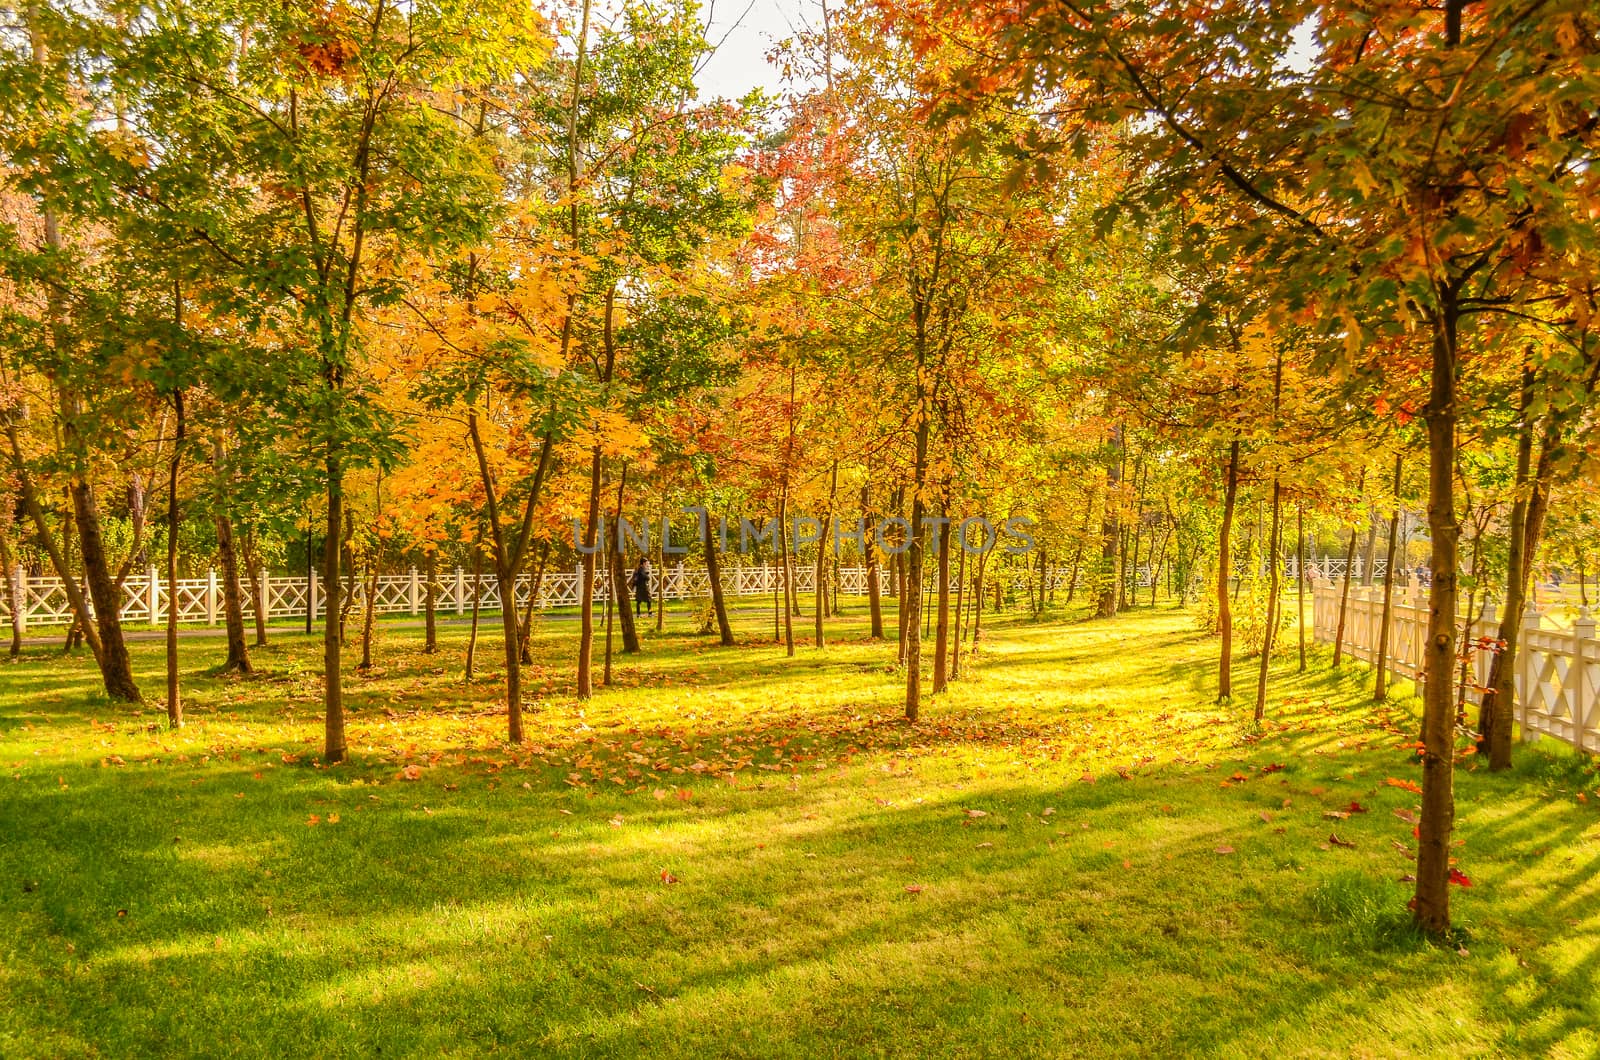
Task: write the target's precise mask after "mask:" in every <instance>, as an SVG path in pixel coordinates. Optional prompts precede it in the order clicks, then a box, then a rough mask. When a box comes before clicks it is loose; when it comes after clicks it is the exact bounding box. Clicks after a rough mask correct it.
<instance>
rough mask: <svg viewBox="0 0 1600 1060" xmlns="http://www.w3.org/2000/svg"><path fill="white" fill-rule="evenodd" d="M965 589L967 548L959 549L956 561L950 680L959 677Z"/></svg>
mask: <svg viewBox="0 0 1600 1060" xmlns="http://www.w3.org/2000/svg"><path fill="white" fill-rule="evenodd" d="M966 589H967V550H966V548H965V547H963V548H962V549H961V555H960V556H958V557H957V562H956V635H955V639H954V641H953V642H952V643H951V645H950V680H952V681H957V680H960V678H961V624H962V620H963V617H964V615H963V612H962V610H961V607H962V605H963V604H965V603H966V599H967V597H966Z"/></svg>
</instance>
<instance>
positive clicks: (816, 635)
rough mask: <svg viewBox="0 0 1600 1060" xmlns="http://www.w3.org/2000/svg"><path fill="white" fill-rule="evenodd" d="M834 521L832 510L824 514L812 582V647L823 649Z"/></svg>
mask: <svg viewBox="0 0 1600 1060" xmlns="http://www.w3.org/2000/svg"><path fill="white" fill-rule="evenodd" d="M832 521H833V512H832V511H831V510H829V511H825V512H823V513H822V538H821V540H819V541H818V542H817V562H816V570H815V571H813V572H812V580H813V581H814V582H815V583H816V589H817V591H816V593H815V594H813V597H812V601H811V611H812V615H811V625H812V630H811V639H812V647H815V648H821V647H823V645H824V638H823V630H822V616H823V615H825V614H827V612H828V592H827V575H828V549H827V543H828V528H829V526H830V524H831V523H832Z"/></svg>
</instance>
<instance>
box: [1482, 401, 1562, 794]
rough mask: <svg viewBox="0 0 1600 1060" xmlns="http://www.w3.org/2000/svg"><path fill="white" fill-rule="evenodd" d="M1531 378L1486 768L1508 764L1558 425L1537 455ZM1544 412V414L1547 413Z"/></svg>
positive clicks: (1493, 665) (1488, 703)
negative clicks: (1525, 617)
mask: <svg viewBox="0 0 1600 1060" xmlns="http://www.w3.org/2000/svg"><path fill="white" fill-rule="evenodd" d="M1533 384H1534V379H1533V375H1532V373H1531V372H1529V371H1527V370H1526V369H1524V373H1523V379H1522V425H1521V427H1520V429H1519V431H1518V434H1517V477H1516V495H1515V497H1514V499H1513V500H1512V504H1511V527H1510V533H1509V534H1508V537H1509V554H1508V556H1507V557H1506V601H1505V610H1504V611H1503V612H1502V613H1501V617H1500V633H1499V639H1500V640H1501V642H1502V644H1503V646H1502V647H1501V649H1500V652H1499V653H1498V654H1497V655H1496V656H1495V657H1494V658H1493V659H1492V660H1490V663H1489V679H1488V681H1487V682H1486V686H1487V688H1488V689H1489V691H1487V692H1485V693H1484V695H1483V702H1482V704H1481V706H1480V707H1479V710H1478V733H1479V736H1478V750H1479V752H1480V753H1484V752H1487V754H1488V756H1489V768H1490V769H1493V770H1501V769H1509V768H1511V727H1512V723H1513V721H1514V719H1515V702H1516V687H1517V683H1516V674H1517V655H1518V652H1519V651H1520V648H1521V640H1522V638H1521V630H1522V612H1523V610H1524V609H1525V608H1526V606H1527V600H1528V582H1529V580H1530V578H1531V576H1532V574H1533V558H1534V555H1535V554H1536V553H1537V552H1538V549H1539V538H1540V536H1541V535H1542V533H1543V530H1544V519H1545V513H1546V512H1547V511H1548V509H1549V502H1550V493H1549V489H1548V482H1549V477H1550V472H1551V470H1552V469H1553V465H1554V457H1555V448H1556V443H1557V440H1558V438H1559V433H1558V431H1559V427H1558V425H1557V423H1556V421H1555V420H1554V419H1553V418H1547V419H1546V420H1545V422H1544V427H1543V429H1542V430H1541V432H1540V439H1539V458H1538V460H1537V462H1535V460H1534V458H1533V433H1534V431H1533V415H1532V412H1531V409H1530V405H1531V403H1532V401H1533ZM1547 416H1548V414H1547Z"/></svg>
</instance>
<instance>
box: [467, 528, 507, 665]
mask: <svg viewBox="0 0 1600 1060" xmlns="http://www.w3.org/2000/svg"><path fill="white" fill-rule="evenodd" d="M482 603H483V526H482V524H479V526H478V533H477V538H476V540H474V541H473V542H472V632H471V633H469V634H468V635H467V665H466V668H465V672H464V673H463V675H462V679H463V680H466V681H471V680H472V671H473V664H474V663H475V662H477V656H478V614H479V610H480V608H481V606H482ZM501 610H502V611H503V610H505V609H504V608H501Z"/></svg>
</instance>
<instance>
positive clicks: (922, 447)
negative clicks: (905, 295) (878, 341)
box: [900, 356, 929, 722]
mask: <svg viewBox="0 0 1600 1060" xmlns="http://www.w3.org/2000/svg"><path fill="white" fill-rule="evenodd" d="M921 365H922V358H921V357H920V356H919V358H918V368H919V375H918V383H917V388H918V391H919V393H918V395H917V407H918V409H919V411H920V412H921V415H920V416H919V417H918V422H917V433H916V448H915V451H914V460H913V464H912V479H911V541H910V544H909V547H908V548H907V550H906V551H907V552H908V553H909V554H908V555H907V557H906V583H905V594H904V598H903V599H902V600H901V601H900V607H901V608H902V610H903V611H904V612H905V663H906V720H907V721H909V722H915V721H916V720H917V715H918V713H919V712H920V710H921V708H922V567H923V553H924V551H925V549H924V545H923V540H924V539H923V535H922V531H923V527H922V520H923V516H924V515H926V514H927V513H926V510H925V509H924V508H923V504H922V490H923V487H924V485H926V481H927V475H928V435H929V423H928V410H927V408H926V407H925V401H924V396H923V395H922V394H921V393H920V391H921V389H922V385H923V384H922V382H921V375H920V368H921Z"/></svg>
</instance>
